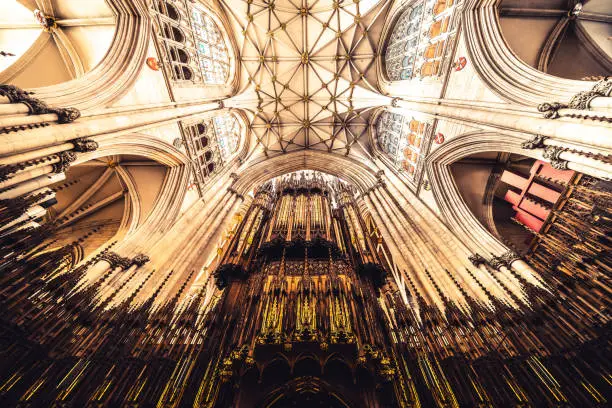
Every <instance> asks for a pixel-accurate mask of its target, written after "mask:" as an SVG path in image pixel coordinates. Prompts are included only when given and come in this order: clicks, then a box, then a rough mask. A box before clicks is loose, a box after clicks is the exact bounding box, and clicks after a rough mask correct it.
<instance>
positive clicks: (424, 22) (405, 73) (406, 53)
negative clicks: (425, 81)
mask: <svg viewBox="0 0 612 408" xmlns="http://www.w3.org/2000/svg"><path fill="white" fill-rule="evenodd" d="M454 3H455V0H421V1H419V0H417V1H415V2H413V3H412V4H411V5H410V6H408V8H406V10H404V11H403V12H402V13H401V15H400V17H399V18H398V20H397V21H396V22H395V24H394V26H393V29H392V31H391V35H390V37H389V40H388V44H387V48H386V51H385V68H386V73H387V77H388V78H389V80H391V81H402V80H406V79H411V78H414V77H420V78H424V77H429V76H436V75H438V74H439V72H440V68H441V64H442V59H443V58H444V54H445V53H446V50H447V48H448V47H447V37H448V36H449V34H450V31H451V30H450V27H451V23H452V21H453V20H452V16H453V14H452V11H453V8H452V7H451V6H453V4H454Z"/></svg>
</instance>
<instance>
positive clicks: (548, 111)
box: [538, 102, 567, 119]
mask: <svg viewBox="0 0 612 408" xmlns="http://www.w3.org/2000/svg"><path fill="white" fill-rule="evenodd" d="M565 108H567V105H565V104H563V103H559V102H552V103H548V102H547V103H541V104H539V105H538V111H539V112H542V113H544V117H545V118H546V119H557V118H558V117H560V116H561V115H559V110H560V109H565Z"/></svg>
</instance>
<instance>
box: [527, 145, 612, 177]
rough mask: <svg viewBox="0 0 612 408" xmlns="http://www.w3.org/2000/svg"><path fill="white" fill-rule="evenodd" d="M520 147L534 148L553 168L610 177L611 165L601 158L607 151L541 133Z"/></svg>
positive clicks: (611, 175)
mask: <svg viewBox="0 0 612 408" xmlns="http://www.w3.org/2000/svg"><path fill="white" fill-rule="evenodd" d="M522 147H523V149H527V150H535V151H536V152H537V153H538V154H540V155H541V157H542V160H544V161H548V162H549V163H550V164H551V165H552V167H554V168H555V169H559V170H574V171H577V172H580V173H584V174H587V175H589V176H593V177H595V178H600V179H604V180H610V179H611V178H612V165H611V164H609V163H606V162H604V161H602V160H601V158H602V157H603V156H604V155H607V153H605V152H602V151H599V150H597V149H594V148H589V147H579V146H575V145H572V144H570V143H564V142H560V141H557V140H552V139H550V138H547V137H545V136H542V135H536V136H534V137H533V138H531V139H529V140H527V141H525V142H524V143H523V144H522Z"/></svg>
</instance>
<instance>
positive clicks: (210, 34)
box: [191, 8, 230, 85]
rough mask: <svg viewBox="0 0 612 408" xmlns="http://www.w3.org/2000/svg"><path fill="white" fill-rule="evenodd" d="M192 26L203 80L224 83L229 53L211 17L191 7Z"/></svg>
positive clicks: (211, 83)
mask: <svg viewBox="0 0 612 408" xmlns="http://www.w3.org/2000/svg"><path fill="white" fill-rule="evenodd" d="M191 14H192V16H191V17H192V20H191V23H192V26H193V32H194V35H195V40H196V50H197V52H198V59H199V63H200V68H201V69H202V73H203V75H204V82H205V83H206V84H209V85H218V84H224V83H225V82H226V81H227V77H228V75H229V63H230V61H229V55H228V53H227V47H226V46H225V41H224V40H223V35H221V32H220V31H219V28H218V27H217V24H216V23H215V22H214V21H213V19H212V18H211V17H210V16H209V15H207V14H206V13H204V12H202V11H201V10H199V9H198V8H193V9H192V13H191Z"/></svg>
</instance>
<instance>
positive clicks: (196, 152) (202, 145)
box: [183, 113, 243, 186]
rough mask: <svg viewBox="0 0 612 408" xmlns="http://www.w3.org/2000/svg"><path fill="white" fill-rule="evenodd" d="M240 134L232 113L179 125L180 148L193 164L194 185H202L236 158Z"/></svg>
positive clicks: (237, 121) (240, 129)
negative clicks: (181, 133)
mask: <svg viewBox="0 0 612 408" xmlns="http://www.w3.org/2000/svg"><path fill="white" fill-rule="evenodd" d="M242 132H243V128H242V126H241V124H240V120H239V119H238V118H237V117H236V116H235V115H234V114H232V113H224V114H221V115H217V116H214V117H212V118H208V119H206V120H204V121H199V122H192V123H183V133H184V146H185V147H186V150H187V154H188V155H189V157H190V159H191V161H192V163H193V164H194V173H195V178H196V181H197V183H198V185H200V186H201V185H204V184H205V183H206V180H207V179H208V178H210V177H211V176H213V175H214V174H216V173H218V172H219V171H220V170H221V169H222V168H223V167H224V166H225V164H226V163H228V162H229V161H230V160H231V158H232V157H233V156H234V155H235V154H236V152H237V150H238V146H239V143H240V137H241V135H242Z"/></svg>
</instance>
